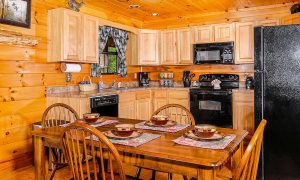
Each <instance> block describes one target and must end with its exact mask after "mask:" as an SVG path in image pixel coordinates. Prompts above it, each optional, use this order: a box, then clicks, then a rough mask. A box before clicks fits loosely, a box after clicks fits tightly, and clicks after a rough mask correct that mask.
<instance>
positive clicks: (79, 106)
mask: <svg viewBox="0 0 300 180" xmlns="http://www.w3.org/2000/svg"><path fill="white" fill-rule="evenodd" d="M55 103H64V104H67V105H69V106H71V107H72V108H73V109H74V110H75V111H76V112H77V113H78V115H79V117H80V118H83V117H82V115H83V114H85V113H90V112H91V108H90V98H75V97H73V98H71V97H47V107H49V106H50V105H52V104H55Z"/></svg>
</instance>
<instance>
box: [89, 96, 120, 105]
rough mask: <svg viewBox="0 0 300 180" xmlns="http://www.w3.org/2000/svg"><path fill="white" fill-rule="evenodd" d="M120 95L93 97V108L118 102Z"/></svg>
mask: <svg viewBox="0 0 300 180" xmlns="http://www.w3.org/2000/svg"><path fill="white" fill-rule="evenodd" d="M118 99H119V98H118V95H116V94H115V95H107V96H96V97H91V108H95V107H101V106H107V105H113V104H118V101H119V100H118Z"/></svg>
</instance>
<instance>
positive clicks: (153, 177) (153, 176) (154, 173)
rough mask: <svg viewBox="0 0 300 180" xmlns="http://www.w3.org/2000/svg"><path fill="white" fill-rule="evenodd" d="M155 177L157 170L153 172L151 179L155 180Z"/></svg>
mask: <svg viewBox="0 0 300 180" xmlns="http://www.w3.org/2000/svg"><path fill="white" fill-rule="evenodd" d="M155 175H156V171H155V170H152V177H151V180H155Z"/></svg>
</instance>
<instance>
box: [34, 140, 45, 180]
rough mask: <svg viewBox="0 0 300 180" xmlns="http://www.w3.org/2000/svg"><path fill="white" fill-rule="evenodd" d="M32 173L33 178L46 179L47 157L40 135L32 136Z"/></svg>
mask: <svg viewBox="0 0 300 180" xmlns="http://www.w3.org/2000/svg"><path fill="white" fill-rule="evenodd" d="M33 141H34V173H35V179H37V180H41V179H43V180H44V179H46V176H47V172H48V158H47V153H46V151H45V147H44V141H43V138H41V137H34V139H33Z"/></svg>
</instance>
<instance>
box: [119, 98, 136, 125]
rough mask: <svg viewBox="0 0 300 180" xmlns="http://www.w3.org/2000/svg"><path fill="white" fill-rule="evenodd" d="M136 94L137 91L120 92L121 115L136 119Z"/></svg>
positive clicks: (121, 116)
mask: <svg viewBox="0 0 300 180" xmlns="http://www.w3.org/2000/svg"><path fill="white" fill-rule="evenodd" d="M135 99H136V95H135V92H126V93H120V94H119V107H118V109H119V112H118V114H119V117H120V118H128V119H136V101H135Z"/></svg>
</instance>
